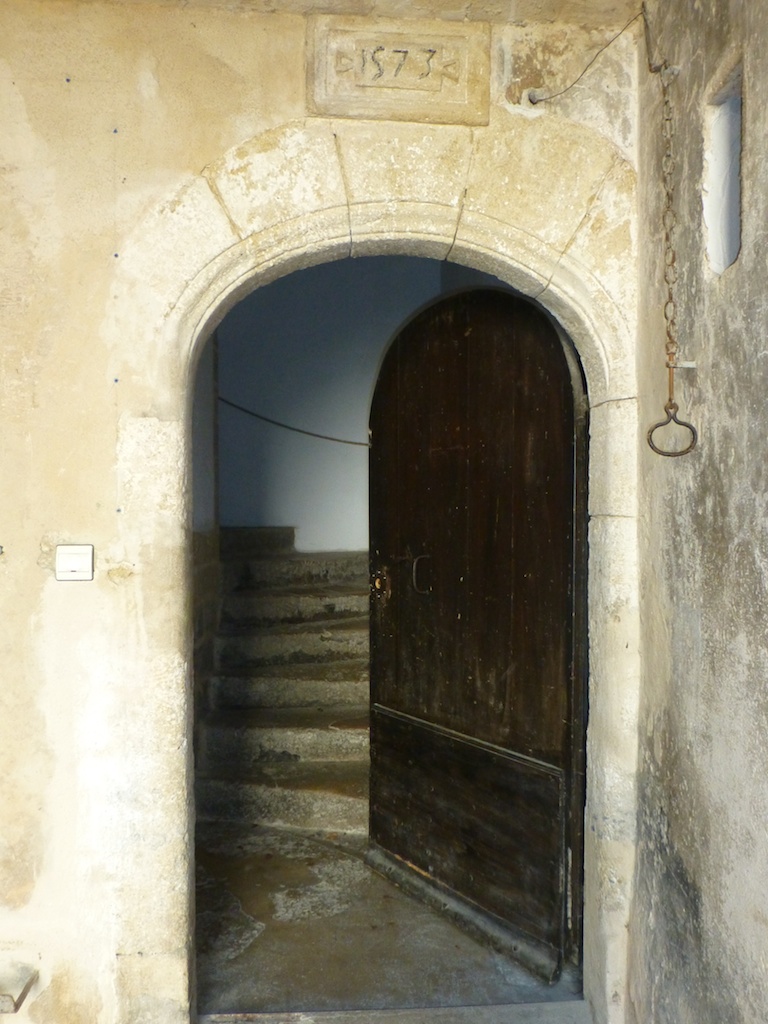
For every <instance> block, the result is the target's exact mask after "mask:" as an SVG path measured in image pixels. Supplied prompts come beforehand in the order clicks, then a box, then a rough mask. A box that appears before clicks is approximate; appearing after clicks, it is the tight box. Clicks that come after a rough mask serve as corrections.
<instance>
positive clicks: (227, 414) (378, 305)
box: [218, 256, 499, 551]
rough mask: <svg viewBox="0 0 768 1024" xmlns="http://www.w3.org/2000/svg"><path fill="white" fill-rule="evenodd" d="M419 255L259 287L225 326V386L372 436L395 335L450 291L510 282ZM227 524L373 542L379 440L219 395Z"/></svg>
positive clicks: (361, 545) (340, 542)
mask: <svg viewBox="0 0 768 1024" xmlns="http://www.w3.org/2000/svg"><path fill="white" fill-rule="evenodd" d="M446 266H447V265H446V264H444V263H442V262H440V261H437V260H429V259H419V258H416V257H407V256H378V257H361V258H359V259H346V260H341V261H338V262H335V263H328V264H323V265H320V266H316V267H310V268H308V269H305V270H301V271H297V272H296V273H294V274H292V275H290V276H288V277H285V278H281V279H279V280H277V281H275V282H273V283H272V284H269V285H267V286H265V287H264V288H260V289H259V290H257V291H255V292H253V293H252V294H251V295H249V296H248V297H247V298H245V299H244V300H243V301H242V302H240V303H239V304H238V305H237V306H236V307H235V308H234V309H233V310H232V311H231V312H230V313H229V314H228V316H227V317H226V318H225V320H224V321H223V322H222V324H221V326H220V327H219V329H218V340H219V393H220V395H221V396H222V397H224V398H226V399H229V400H230V401H232V402H235V403H237V404H238V405H242V406H245V407H246V408H249V409H252V410H254V411H255V412H258V413H261V414H262V415H264V416H268V417H270V418H271V419H275V420H279V421H281V422H285V423H289V424H291V425H294V426H296V427H300V428H302V429H304V430H311V431H314V432H317V433H321V434H328V435H331V436H334V437H340V438H347V439H349V440H353V441H361V442H363V443H365V442H366V441H367V438H368V416H369V410H370V403H371V396H372V394H373V388H374V386H375V383H376V378H377V376H378V371H379V366H380V364H381V360H382V358H383V356H384V353H385V352H386V349H387V347H388V346H389V343H390V342H391V341H392V338H393V337H394V336H395V334H396V333H397V332H398V330H399V329H400V327H401V326H402V325H403V323H404V322H405V321H406V320H408V319H409V318H410V317H411V316H412V315H413V314H414V313H415V312H416V311H417V310H418V309H420V308H421V307H422V306H424V305H426V304H427V303H429V302H430V301H432V300H434V299H436V298H437V297H438V296H439V295H440V294H441V293H442V292H444V291H450V290H454V289H456V288H460V287H466V286H468V285H476V284H481V283H485V284H488V283H499V282H497V281H496V279H495V278H493V277H490V276H489V275H485V274H482V273H480V272H470V271H462V270H461V268H458V270H457V269H456V268H452V269H451V270H450V271H447V270H446ZM219 406H220V407H219V421H220V427H219V430H220V433H219V465H220V516H221V524H222V525H223V526H295V527H296V547H297V548H298V549H299V550H304V551H320V550H335V549H346V550H363V549H366V548H367V547H368V451H367V449H366V448H364V447H353V446H350V445H345V444H336V443H334V442H331V441H325V440H319V439H317V438H312V437H307V436H305V435H302V434H297V433H293V432H290V431H287V430H284V429H282V428H280V427H275V426H272V425H271V424H268V423H264V422H262V421H260V420H257V419H254V418H253V417H250V416H247V415H246V414H244V413H242V412H240V411H239V410H237V409H233V408H231V407H230V406H228V405H226V404H224V403H219Z"/></svg>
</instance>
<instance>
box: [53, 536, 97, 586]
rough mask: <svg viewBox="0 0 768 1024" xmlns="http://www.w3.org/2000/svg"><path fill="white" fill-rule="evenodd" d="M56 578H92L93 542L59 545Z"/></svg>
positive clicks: (57, 548)
mask: <svg viewBox="0 0 768 1024" xmlns="http://www.w3.org/2000/svg"><path fill="white" fill-rule="evenodd" d="M56 579H57V580H92V579H93V544H59V545H57V547H56Z"/></svg>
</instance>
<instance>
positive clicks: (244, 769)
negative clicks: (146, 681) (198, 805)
mask: <svg viewBox="0 0 768 1024" xmlns="http://www.w3.org/2000/svg"><path fill="white" fill-rule="evenodd" d="M198 736H199V739H198V770H199V771H200V773H201V774H202V775H206V776H208V777H211V778H215V777H220V776H222V775H225V776H227V777H228V778H237V777H239V776H242V777H246V776H249V775H250V774H251V772H252V770H253V768H255V767H261V766H262V765H263V764H264V762H268V761H273V762H274V761H278V762H290V761H304V760H306V761H354V760H365V759H366V758H367V757H368V749H369V742H368V709H367V707H366V708H355V707H340V708H325V709H323V710H322V711H318V710H317V709H315V708H311V709H297V708H278V709H269V710H262V711H216V712H213V713H212V714H211V715H210V716H209V717H208V718H207V719H206V720H205V721H203V722H201V723H200V728H199V733H198Z"/></svg>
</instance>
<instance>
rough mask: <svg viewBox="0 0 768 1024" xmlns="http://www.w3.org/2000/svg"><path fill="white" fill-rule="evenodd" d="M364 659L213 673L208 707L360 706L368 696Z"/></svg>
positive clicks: (297, 663)
mask: <svg viewBox="0 0 768 1024" xmlns="http://www.w3.org/2000/svg"><path fill="white" fill-rule="evenodd" d="M368 678H369V662H368V659H367V658H345V659H343V660H341V661H326V662H322V663H319V664H318V663H317V662H304V663H301V662H296V663H294V664H289V665H285V666H279V671H276V669H275V666H274V665H266V666H260V667H256V668H253V669H252V670H251V671H250V672H248V673H244V674H229V675H218V676H214V677H213V678H212V679H211V680H210V682H209V690H208V694H209V697H208V700H209V707H210V708H211V709H212V710H214V709H222V710H223V709H225V708H231V709H234V708H291V707H294V708H310V707H314V708H321V707H325V706H334V707H339V706H341V705H347V706H348V705H357V706H364V705H365V704H367V703H368V696H369V683H368Z"/></svg>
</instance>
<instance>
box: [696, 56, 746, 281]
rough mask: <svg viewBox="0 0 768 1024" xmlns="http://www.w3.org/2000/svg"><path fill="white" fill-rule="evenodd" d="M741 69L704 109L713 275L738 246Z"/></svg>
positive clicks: (707, 220)
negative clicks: (705, 109) (705, 110)
mask: <svg viewBox="0 0 768 1024" xmlns="http://www.w3.org/2000/svg"><path fill="white" fill-rule="evenodd" d="M741 134H742V132H741V68H737V69H736V70H735V71H734V72H733V73H732V74H731V76H730V78H729V80H728V83H727V85H726V86H725V88H723V89H721V90H720V92H719V93H718V94H717V95H716V96H715V98H714V99H713V100H712V102H711V103H710V104H709V105H708V107H707V112H706V145H707V148H706V152H705V154H704V158H705V171H704V189H703V192H702V207H703V212H704V224H705V227H706V233H707V256H708V257H709V265H710V266H711V267H712V270H714V272H715V273H716V274H722V272H723V271H724V270H725V269H726V268H727V267H730V265H731V264H732V263H734V262H735V260H736V257H737V256H738V255H739V249H740V248H741Z"/></svg>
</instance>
